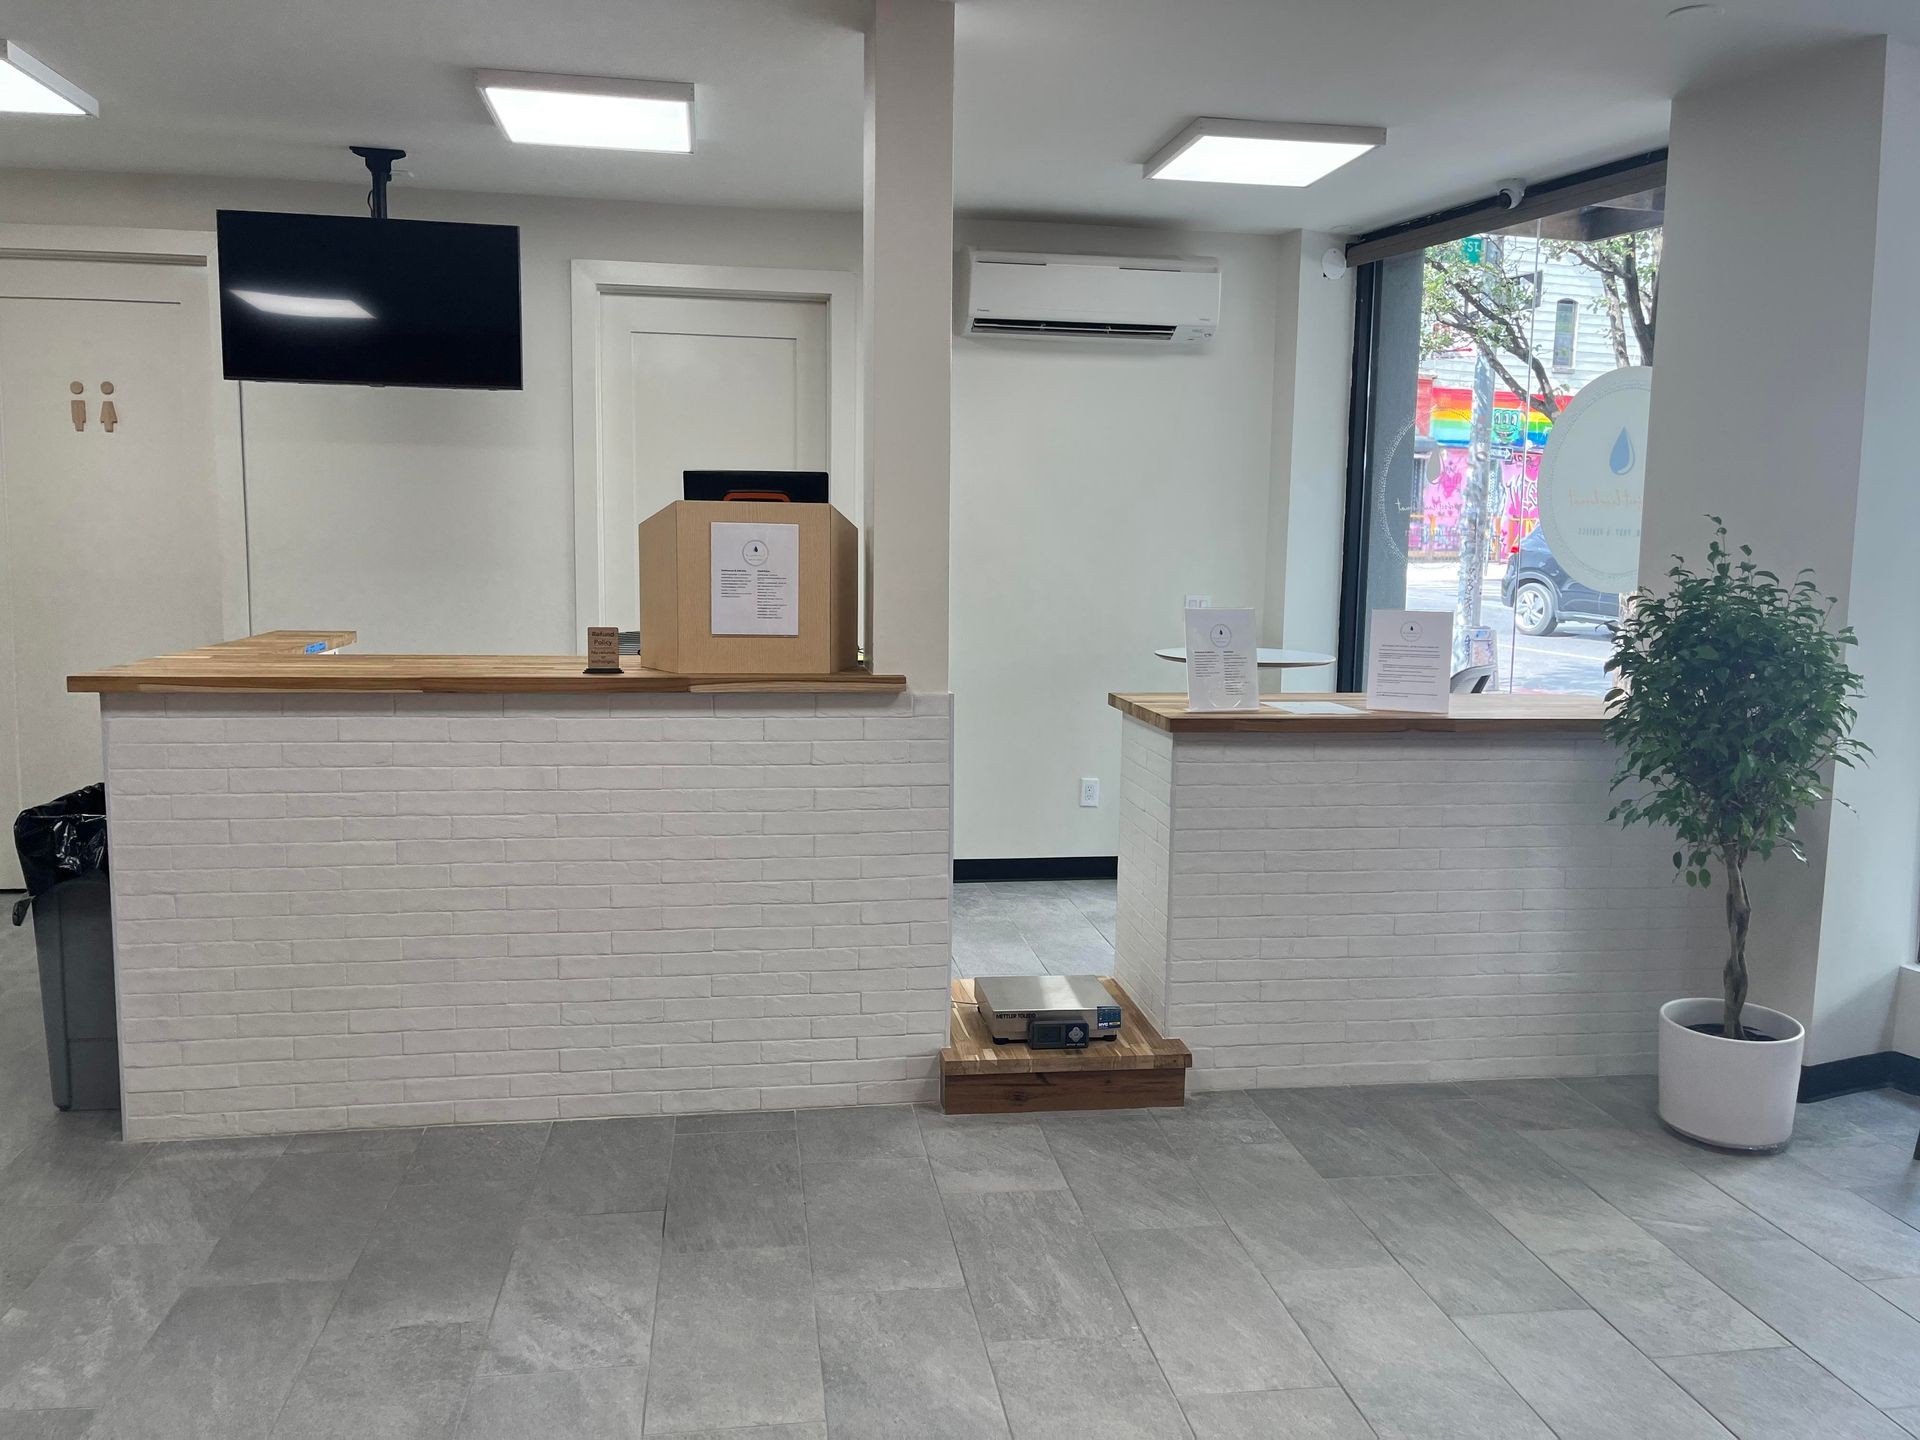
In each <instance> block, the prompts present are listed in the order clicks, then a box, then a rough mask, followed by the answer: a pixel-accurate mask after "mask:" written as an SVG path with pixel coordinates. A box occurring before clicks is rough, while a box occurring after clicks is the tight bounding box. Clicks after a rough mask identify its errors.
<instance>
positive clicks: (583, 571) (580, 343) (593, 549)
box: [573, 260, 861, 644]
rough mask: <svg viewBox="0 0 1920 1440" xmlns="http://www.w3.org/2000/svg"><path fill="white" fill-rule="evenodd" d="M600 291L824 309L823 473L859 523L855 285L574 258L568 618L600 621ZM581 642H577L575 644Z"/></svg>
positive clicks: (838, 273) (814, 274)
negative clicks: (837, 479)
mask: <svg viewBox="0 0 1920 1440" xmlns="http://www.w3.org/2000/svg"><path fill="white" fill-rule="evenodd" d="M608 295H677V296H709V297H712V298H715V299H724V300H808V301H817V302H824V303H825V305H826V307H827V469H828V470H829V472H830V473H832V474H834V475H836V476H844V477H846V479H847V481H848V482H850V483H848V484H846V485H844V486H842V487H840V491H841V493H842V494H843V495H849V496H852V497H853V500H852V507H851V508H852V512H853V513H852V514H851V515H849V517H848V518H849V519H851V520H852V521H853V522H854V525H855V527H856V528H857V527H858V526H859V524H860V513H859V510H860V499H859V497H860V494H861V489H860V469H861V454H860V448H861V447H860V384H859V377H860V370H859V364H860V280H859V277H858V276H856V275H854V274H852V273H850V272H848V271H845V270H784V269H765V268H761V267H757V266H749V265H665V264H656V263H654V262H652V261H644V260H575V261H574V262H573V583H574V608H573V622H574V630H575V632H576V633H578V632H580V631H581V630H582V629H584V627H586V626H587V625H591V624H598V623H600V621H601V619H602V618H604V617H602V616H601V614H600V596H601V591H602V588H603V585H604V582H605V576H606V551H605V528H606V527H605V524H604V521H603V512H604V502H605V489H604V486H603V485H602V483H601V475H600V472H601V465H600V407H601V375H600V341H601V326H600V320H601V303H600V302H601V300H602V299H603V298H604V297H605V296H608ZM581 643H582V644H584V643H585V641H584V639H583V640H582V642H581Z"/></svg>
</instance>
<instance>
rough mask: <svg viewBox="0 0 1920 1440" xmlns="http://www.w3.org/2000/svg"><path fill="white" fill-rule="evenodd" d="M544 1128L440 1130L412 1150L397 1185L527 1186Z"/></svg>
mask: <svg viewBox="0 0 1920 1440" xmlns="http://www.w3.org/2000/svg"><path fill="white" fill-rule="evenodd" d="M548 1128H549V1127H548V1126H547V1125H546V1124H545V1123H536V1124H527V1125H445V1126H438V1127H436V1128H434V1129H431V1130H429V1131H427V1132H426V1133H425V1134H424V1135H422V1136H421V1137H420V1143H419V1144H418V1145H417V1146H416V1147H415V1148H414V1152H413V1161H412V1163H411V1164H409V1165H408V1166H407V1169H406V1172H405V1173H404V1174H403V1175H401V1177H400V1183H401V1184H402V1185H487V1184H502V1183H510V1182H514V1181H526V1180H529V1179H531V1178H532V1177H533V1174H534V1172H535V1171H536V1170H538V1169H539V1168H540V1156H541V1154H542V1152H544V1151H545V1150H546V1148H547V1131H548Z"/></svg>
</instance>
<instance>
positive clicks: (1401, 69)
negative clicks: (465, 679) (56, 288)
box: [0, 0, 1920, 230]
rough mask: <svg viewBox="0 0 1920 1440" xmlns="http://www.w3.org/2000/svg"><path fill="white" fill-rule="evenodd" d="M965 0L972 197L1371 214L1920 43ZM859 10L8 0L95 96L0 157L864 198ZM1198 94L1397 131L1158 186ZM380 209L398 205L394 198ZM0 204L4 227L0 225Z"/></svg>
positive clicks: (1606, 155) (494, 1)
mask: <svg viewBox="0 0 1920 1440" xmlns="http://www.w3.org/2000/svg"><path fill="white" fill-rule="evenodd" d="M1675 3H1677V0H958V10H957V24H958V34H959V40H958V45H959V56H958V62H957V63H958V76H957V95H956V100H955V110H956V119H955V123H956V141H955V148H956V157H955V174H956V178H955V188H956V192H957V195H956V199H957V203H958V205H959V207H960V208H961V209H962V210H963V211H967V212H970V213H980V214H993V215H1020V216H1031V217H1037V218H1048V219H1063V220H1066V219H1094V220H1136V221H1137V220H1158V221H1167V222H1175V223H1185V224H1193V225H1199V226H1205V227H1211V228H1222V229H1242V230H1287V229H1292V228H1294V227H1296V226H1303V225H1304V226H1310V227H1316V228H1325V229H1335V230H1360V229H1365V228H1367V227H1369V226H1372V225H1376V224H1380V223H1383V222H1386V221H1390V220H1395V219H1400V218H1403V217H1405V216H1407V215H1410V214H1414V213H1418V212H1420V211H1423V210H1428V209H1432V208H1436V207H1438V206H1440V205H1445V204H1449V203H1453V202H1455V201H1458V200H1462V199H1466V198H1470V197H1473V196H1477V195H1481V194H1484V193H1486V192H1487V191H1488V190H1490V189H1491V187H1492V185H1493V183H1494V182H1496V181H1498V180H1500V179H1503V178H1505V177H1508V176H1517V177H1520V178H1523V179H1541V178H1545V177H1547V176H1549V175H1553V174H1558V173H1561V172H1564V171H1566V170H1569V169H1574V168H1578V167H1580V166H1582V165H1586V164H1590V163H1595V162H1598V161H1602V160H1607V159H1611V158H1614V157H1617V156H1620V155H1623V154H1627V153H1631V152H1633V151H1637V150H1642V149H1647V148H1650V147H1653V146H1656V145H1659V144H1661V143H1663V141H1664V138H1665V134H1666V126H1667V110H1668V100H1669V98H1670V97H1671V96H1672V95H1673V94H1674V93H1675V91H1676V90H1678V89H1679V88H1681V87H1682V86H1683V85H1685V84H1686V83H1688V82H1690V81H1692V80H1695V79H1697V78H1699V77H1701V76H1703V75H1706V74H1710V73H1713V72H1714V71H1716V70H1719V69H1723V68H1729V67H1732V66H1736V65H1744V64H1750V63H1754V62H1755V61H1756V59H1760V58H1768V57H1773V56H1776V55H1778V54H1781V53H1783V52H1785V51H1788V50H1790V49H1792V48H1795V47H1802V46H1808V45H1813V44H1818V43H1821V42H1823V41H1826V40H1831V39H1833V38H1836V37H1839V36H1843V35H1852V34H1874V33H1882V32H1891V33H1894V34H1896V35H1904V36H1905V37H1906V38H1909V39H1914V40H1920V6H1916V5H1914V4H1913V3H1912V0H1724V3H1723V4H1722V7H1721V10H1722V13H1721V14H1720V15H1719V16H1717V17H1714V18H1709V19H1705V20H1700V19H1692V20H1669V19H1667V18H1666V12H1667V10H1668V9H1670V8H1671V7H1672V5H1673V4H1675ZM864 9H865V6H864V4H863V0H319V3H303V4H296V3H284V0H283V3H267V4H262V3H260V0H162V3H155V0H86V3H76V0H0V36H5V38H7V39H9V40H13V41H15V42H17V43H19V44H22V45H24V46H25V47H26V48H27V49H28V50H30V51H32V52H33V53H35V54H36V55H38V56H39V57H40V58H41V59H42V60H44V61H46V62H47V63H49V64H51V65H53V66H54V67H55V68H56V69H58V70H60V71H61V72H62V73H63V74H65V75H66V76H68V77H69V78H70V79H72V80H73V81H74V82H75V83H77V84H79V85H80V86H82V87H83V88H85V89H87V90H90V91H92V92H93V93H94V94H95V95H96V96H98V97H99V99H100V102H101V114H100V117H99V118H98V119H97V120H56V119H46V118H40V117H29V116H11V115H4V116H0V166H5V165H19V166H30V167H59V168H69V167H70V168H80V169H90V170H133V171H152V172H161V173H194V174H212V175H232V176H249V177H261V178H278V179H303V180H325V179H335V180H352V179H355V178H357V176H358V174H359V173H360V172H359V171H358V169H357V165H358V162H357V161H355V160H354V159H353V158H352V157H351V156H349V155H347V154H345V153H344V150H343V147H344V146H346V145H349V144H356V143H358V144H384V145H397V146H400V147H403V148H405V149H406V150H408V151H409V152H411V153H410V157H409V159H408V160H406V161H404V162H403V163H402V169H403V170H405V171H410V172H411V176H410V178H406V179H403V180H402V181H401V184H402V185H403V186H404V185H406V184H412V185H419V186H431V187H433V188H436V189H454V190H481V191H505V192H519V193H526V194H551V195H572V196H596V197H604V198H618V199H635V200H654V201H663V202H669V203H701V204H722V205H766V206H780V207H803V208H818V209H834V210H839V209H854V208H857V207H858V206H859V203H860V143H861V108H862V100H861V89H862V55H861V36H860V28H859V27H860V25H861V22H862V16H863V13H864ZM477 68H495V69H513V70H547V71H559V72H571V73H578V74H612V75H623V76H632V77H637V78H643V79H657V80H687V81H692V82H694V84H695V85H696V87H697V100H696V107H697V119H696V125H697V129H698V136H699V140H698V148H697V150H696V153H695V154H694V155H692V156H691V157H688V156H658V155H622V154H609V153H605V152H596V151H569V150H557V149H531V148H527V147H517V146H511V145H509V144H507V143H506V141H505V140H504V139H503V138H502V137H501V136H500V135H499V133H498V132H497V131H496V130H495V129H494V127H493V125H492V124H491V122H490V121H489V120H488V118H487V113H486V110H485V108H484V106H483V105H482V104H481V101H480V98H479V96H478V95H477V94H476V93H475V92H474V89H473V85H472V78H471V72H472V71H473V70H475V69H477ZM1195 115H1226V116H1234V117H1238V118H1245V119H1261V120H1318V121H1328V122H1344V123H1356V124H1370V125H1385V126H1386V127H1387V128H1388V131H1389V138H1388V143H1387V145H1386V147H1385V148H1384V149H1382V150H1380V151H1377V152H1375V153H1373V154H1370V155H1367V156H1364V157H1362V158H1361V159H1360V160H1358V161H1356V162H1354V163H1353V164H1352V165H1350V166H1348V167H1347V168H1346V169H1344V170H1341V171H1338V172H1336V173H1335V174H1334V175H1332V176H1330V177H1329V178H1327V179H1326V180H1323V181H1322V182H1320V183H1319V184H1317V185H1315V186H1312V187H1310V188H1309V189H1306V190H1275V189H1266V188H1259V187H1238V186H1213V185H1190V184H1181V183H1177V182H1149V181H1146V180H1144V179H1142V178H1141V171H1140V162H1141V161H1142V160H1144V159H1145V158H1146V157H1147V156H1148V155H1149V154H1150V153H1151V152H1152V151H1153V150H1155V149H1156V148H1157V147H1158V146H1159V145H1160V144H1161V143H1162V142H1163V141H1164V140H1165V139H1166V138H1167V137H1168V136H1169V135H1170V134H1171V133H1172V132H1173V131H1174V130H1176V129H1178V128H1179V127H1180V126H1181V125H1183V124H1184V123H1185V122H1186V121H1188V120H1189V119H1191V118H1192V117H1194V116H1195ZM395 209H396V211H397V212H398V213H401V214H404V213H405V208H404V203H402V202H401V201H400V200H398V199H397V200H396V204H395ZM0 218H4V217H0Z"/></svg>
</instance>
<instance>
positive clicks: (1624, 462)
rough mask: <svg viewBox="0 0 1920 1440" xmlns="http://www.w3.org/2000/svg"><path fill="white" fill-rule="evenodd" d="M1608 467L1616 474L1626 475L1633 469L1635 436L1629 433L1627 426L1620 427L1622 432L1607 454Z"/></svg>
mask: <svg viewBox="0 0 1920 1440" xmlns="http://www.w3.org/2000/svg"><path fill="white" fill-rule="evenodd" d="M1607 468H1608V469H1609V470H1611V471H1613V473H1614V474H1616V475H1624V474H1626V473H1627V472H1628V471H1629V470H1631V469H1633V437H1632V436H1631V435H1629V434H1627V427H1626V426H1624V425H1622V426H1621V427H1620V434H1619V435H1618V436H1617V437H1616V438H1615V439H1614V442H1613V449H1612V451H1611V452H1610V453H1609V454H1608V455H1607Z"/></svg>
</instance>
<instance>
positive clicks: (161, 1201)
mask: <svg viewBox="0 0 1920 1440" xmlns="http://www.w3.org/2000/svg"><path fill="white" fill-rule="evenodd" d="M274 1163H275V1160H274V1157H273V1156H270V1155H269V1156H263V1157H259V1158H254V1159H225V1158H218V1157H215V1158H205V1157H203V1156H202V1155H201V1154H199V1153H196V1152H193V1151H178V1150H168V1151H162V1152H160V1153H158V1154H156V1155H154V1156H153V1157H152V1158H151V1159H150V1160H149V1161H148V1162H147V1163H146V1164H145V1165H143V1166H141V1167H140V1169H139V1170H137V1171H135V1172H134V1173H133V1174H132V1175H131V1176H129V1177H128V1178H127V1180H126V1181H125V1182H124V1183H123V1184H122V1185H121V1186H120V1187H119V1188H118V1189H117V1190H115V1191H114V1192H113V1194H112V1195H110V1196H109V1197H108V1198H107V1199H105V1200H103V1201H101V1202H100V1204H99V1205H98V1206H97V1207H95V1209H96V1214H95V1215H94V1217H93V1219H92V1220H91V1221H90V1222H89V1223H88V1224H87V1225H86V1227H85V1228H84V1229H82V1230H81V1231H80V1232H79V1234H77V1235H76V1236H75V1237H74V1238H75V1239H76V1240H77V1241H79V1242H80V1243H82V1244H96V1245H203V1246H205V1247H207V1248H208V1249H209V1250H210V1249H212V1248H213V1246H214V1244H215V1243H216V1242H217V1241H218V1240H219V1239H220V1237H221V1236H222V1235H224V1234H225V1233H226V1231H227V1227H228V1226H230V1225H231V1224H232V1223H233V1219H234V1217H235V1216H236V1215H238V1214H239V1213H240V1210H241V1208H242V1207H243V1206H245V1204H246V1203H247V1199H248V1197H250V1196H251V1195H252V1194H253V1192H254V1191H255V1190H256V1189H257V1188H258V1187H259V1185H260V1182H261V1181H262V1180H264V1179H265V1178H266V1177H267V1174H268V1172H269V1171H270V1170H271V1169H272V1168H273V1166H274Z"/></svg>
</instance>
